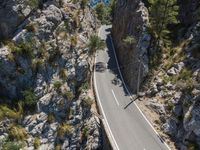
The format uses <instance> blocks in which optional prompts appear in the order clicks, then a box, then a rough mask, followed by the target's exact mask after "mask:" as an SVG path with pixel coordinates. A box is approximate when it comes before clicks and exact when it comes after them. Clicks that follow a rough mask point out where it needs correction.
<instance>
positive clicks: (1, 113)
mask: <svg viewBox="0 0 200 150" xmlns="http://www.w3.org/2000/svg"><path fill="white" fill-rule="evenodd" d="M22 116H23V108H22V104H21V103H18V110H16V109H13V108H12V109H10V108H8V107H7V106H6V105H4V106H0V120H2V119H4V118H9V119H14V120H20V119H21V118H22Z"/></svg>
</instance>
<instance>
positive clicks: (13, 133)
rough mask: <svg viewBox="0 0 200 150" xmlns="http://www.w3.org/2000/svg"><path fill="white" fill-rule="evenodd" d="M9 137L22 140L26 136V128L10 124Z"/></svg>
mask: <svg viewBox="0 0 200 150" xmlns="http://www.w3.org/2000/svg"><path fill="white" fill-rule="evenodd" d="M8 135H9V139H12V140H14V139H16V140H18V141H24V140H26V139H27V138H28V134H27V132H26V130H25V129H24V128H22V127H20V126H16V125H12V126H11V127H10V129H9V130H8Z"/></svg>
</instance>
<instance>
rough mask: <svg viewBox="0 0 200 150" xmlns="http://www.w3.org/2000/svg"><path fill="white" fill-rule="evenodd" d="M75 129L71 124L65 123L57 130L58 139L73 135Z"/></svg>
mask: <svg viewBox="0 0 200 150" xmlns="http://www.w3.org/2000/svg"><path fill="white" fill-rule="evenodd" d="M72 130H73V127H72V126H71V125H69V124H66V123H63V124H61V125H59V126H58V128H57V135H58V137H64V136H69V135H70V134H71V133H72Z"/></svg>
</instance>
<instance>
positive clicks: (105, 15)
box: [95, 0, 116, 24]
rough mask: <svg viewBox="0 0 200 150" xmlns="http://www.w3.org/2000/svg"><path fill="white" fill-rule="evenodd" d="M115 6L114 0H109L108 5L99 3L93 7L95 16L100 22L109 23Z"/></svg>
mask: <svg viewBox="0 0 200 150" xmlns="http://www.w3.org/2000/svg"><path fill="white" fill-rule="evenodd" d="M115 6H116V0H111V2H110V4H109V5H106V4H104V3H99V4H97V6H96V7H95V11H96V14H97V18H98V19H99V20H100V21H101V23H102V24H111V23H112V18H113V16H114V11H115Z"/></svg>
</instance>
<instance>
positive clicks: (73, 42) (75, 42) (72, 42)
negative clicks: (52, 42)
mask: <svg viewBox="0 0 200 150" xmlns="http://www.w3.org/2000/svg"><path fill="white" fill-rule="evenodd" d="M70 41H71V46H72V47H75V46H76V45H77V43H78V37H77V36H76V35H74V36H72V37H71V38H70Z"/></svg>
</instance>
